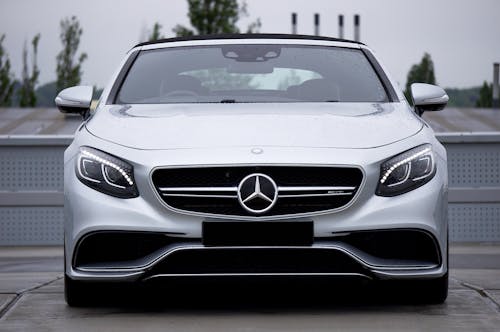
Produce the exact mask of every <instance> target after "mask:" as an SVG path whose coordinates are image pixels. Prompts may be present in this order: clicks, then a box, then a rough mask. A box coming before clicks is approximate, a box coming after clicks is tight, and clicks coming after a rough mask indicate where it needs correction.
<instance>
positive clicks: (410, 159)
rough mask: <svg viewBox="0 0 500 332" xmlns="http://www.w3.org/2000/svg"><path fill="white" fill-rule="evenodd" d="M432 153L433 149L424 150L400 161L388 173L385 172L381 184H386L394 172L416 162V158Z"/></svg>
mask: <svg viewBox="0 0 500 332" xmlns="http://www.w3.org/2000/svg"><path fill="white" fill-rule="evenodd" d="M430 151H431V149H430V148H425V149H424V150H422V151H420V152H417V153H415V154H414V155H412V156H410V157H408V158H406V159H403V160H401V161H399V162H397V163H395V164H394V165H392V166H391V167H390V168H389V169H388V170H387V171H385V173H384V175H383V176H382V178H381V179H380V183H381V184H384V182H385V181H386V180H387V178H388V177H389V175H391V174H392V172H394V170H395V169H396V168H398V167H399V166H401V165H404V164H406V163H408V162H410V161H412V160H414V159H416V158H418V157H420V156H421V155H424V154H426V153H428V152H430Z"/></svg>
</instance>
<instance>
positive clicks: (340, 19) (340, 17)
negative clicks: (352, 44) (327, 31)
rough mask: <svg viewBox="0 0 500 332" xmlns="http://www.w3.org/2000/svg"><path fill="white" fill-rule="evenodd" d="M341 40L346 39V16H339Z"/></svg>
mask: <svg viewBox="0 0 500 332" xmlns="http://www.w3.org/2000/svg"><path fill="white" fill-rule="evenodd" d="M339 38H340V39H344V15H339Z"/></svg>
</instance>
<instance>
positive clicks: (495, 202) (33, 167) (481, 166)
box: [0, 133, 500, 246]
mask: <svg viewBox="0 0 500 332" xmlns="http://www.w3.org/2000/svg"><path fill="white" fill-rule="evenodd" d="M438 138H439V139H440V141H441V142H442V143H443V144H444V145H445V146H446V149H447V151H448V167H449V180H450V181H449V184H450V193H449V200H450V204H449V221H450V238H451V240H452V241H461V242H468V241H491V242H500V133H476V134H466V133H450V134H440V135H438ZM71 140H72V137H71V136H10V137H9V136H0V174H1V177H0V245H3V246H5V245H54V244H62V238H63V227H62V225H63V193H62V191H63V162H62V161H63V153H64V150H65V149H66V146H67V145H69V144H70V142H71Z"/></svg>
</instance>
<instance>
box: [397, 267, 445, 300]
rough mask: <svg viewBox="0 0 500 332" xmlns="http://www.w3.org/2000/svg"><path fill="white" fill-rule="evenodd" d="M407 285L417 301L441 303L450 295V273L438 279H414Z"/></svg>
mask: <svg viewBox="0 0 500 332" xmlns="http://www.w3.org/2000/svg"><path fill="white" fill-rule="evenodd" d="M407 286H410V289H408V291H409V292H410V294H411V295H412V296H413V299H415V300H416V301H417V302H420V303H427V304H441V303H444V301H446V298H447V297H448V273H446V274H445V275H443V276H442V277H439V278H436V279H430V280H419V281H413V282H412V283H411V284H410V285H407Z"/></svg>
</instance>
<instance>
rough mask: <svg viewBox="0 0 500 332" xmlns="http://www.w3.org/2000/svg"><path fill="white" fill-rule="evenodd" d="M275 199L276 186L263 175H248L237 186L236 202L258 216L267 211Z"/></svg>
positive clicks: (276, 194) (276, 195)
mask: <svg viewBox="0 0 500 332" xmlns="http://www.w3.org/2000/svg"><path fill="white" fill-rule="evenodd" d="M277 199H278V186H276V183H275V182H274V181H273V179H271V178H270V177H269V176H267V175H265V174H261V173H254V174H250V175H248V176H247V177H245V178H244V179H243V180H241V182H240V185H239V186H238V201H239V202H240V204H241V206H242V207H243V208H244V209H245V210H247V211H249V212H252V213H255V214H260V213H264V212H266V211H269V210H270V209H271V208H272V207H273V206H274V204H275V203H276V201H277Z"/></svg>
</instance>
